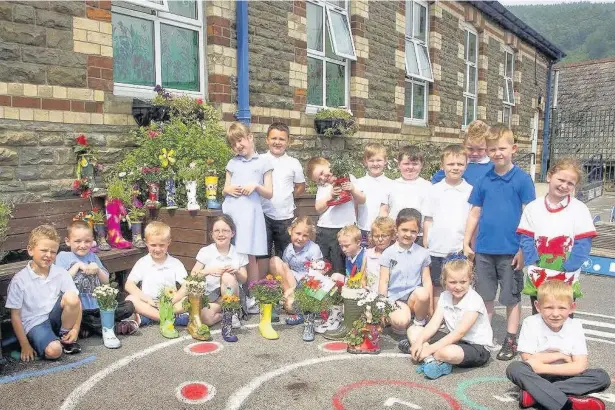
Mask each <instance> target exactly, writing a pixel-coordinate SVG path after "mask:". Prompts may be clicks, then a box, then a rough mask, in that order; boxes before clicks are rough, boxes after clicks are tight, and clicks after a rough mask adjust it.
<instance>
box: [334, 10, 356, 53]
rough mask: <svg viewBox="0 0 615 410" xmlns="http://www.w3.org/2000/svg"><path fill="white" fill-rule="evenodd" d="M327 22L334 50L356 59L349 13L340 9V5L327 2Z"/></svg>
mask: <svg viewBox="0 0 615 410" xmlns="http://www.w3.org/2000/svg"><path fill="white" fill-rule="evenodd" d="M326 7H327V22H328V23H329V27H328V28H329V34H330V36H331V46H332V47H333V52H334V53H335V54H337V55H338V56H340V57H343V58H347V59H349V60H353V61H354V60H356V59H357V54H356V52H355V48H354V42H353V41H352V33H351V31H350V21H348V13H346V12H344V11H342V10H340V8H339V7H333V6H331V5H330V4H327V6H326Z"/></svg>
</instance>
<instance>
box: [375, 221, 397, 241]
mask: <svg viewBox="0 0 615 410" xmlns="http://www.w3.org/2000/svg"><path fill="white" fill-rule="evenodd" d="M371 228H372V230H371V231H370V238H371V237H372V235H373V233H374V229H378V230H379V231H380V232H382V233H384V234H388V235H389V236H390V237H391V240H394V239H395V221H394V220H393V218H389V217H388V216H379V217H377V218H376V219H374V222H373V223H372V226H371ZM372 240H373V238H372Z"/></svg>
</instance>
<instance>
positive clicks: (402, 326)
mask: <svg viewBox="0 0 615 410" xmlns="http://www.w3.org/2000/svg"><path fill="white" fill-rule="evenodd" d="M390 320H391V326H392V327H393V329H395V330H402V331H403V330H406V329H408V326H409V325H410V317H409V316H408V315H404V314H403V312H395V314H393V315H391V316H390Z"/></svg>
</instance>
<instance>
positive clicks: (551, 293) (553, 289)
mask: <svg viewBox="0 0 615 410" xmlns="http://www.w3.org/2000/svg"><path fill="white" fill-rule="evenodd" d="M548 297H551V298H554V299H556V300H563V299H565V300H567V301H568V302H570V304H572V303H573V302H574V292H573V290H572V286H570V285H569V284H567V283H566V282H564V281H562V280H557V279H556V280H548V281H546V282H544V283H543V284H542V285H540V286H539V287H538V295H537V299H538V303H539V304H541V305H542V303H543V302H544V301H545V299H546V298H548Z"/></svg>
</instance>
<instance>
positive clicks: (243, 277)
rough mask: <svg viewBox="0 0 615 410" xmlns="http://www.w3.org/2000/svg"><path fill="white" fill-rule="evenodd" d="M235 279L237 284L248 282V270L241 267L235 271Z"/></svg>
mask: <svg viewBox="0 0 615 410" xmlns="http://www.w3.org/2000/svg"><path fill="white" fill-rule="evenodd" d="M235 277H236V278H237V280H238V281H239V282H241V283H246V281H247V280H248V270H247V269H246V267H245V266H242V267H241V268H239V269H237V271H236V272H235Z"/></svg>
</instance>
